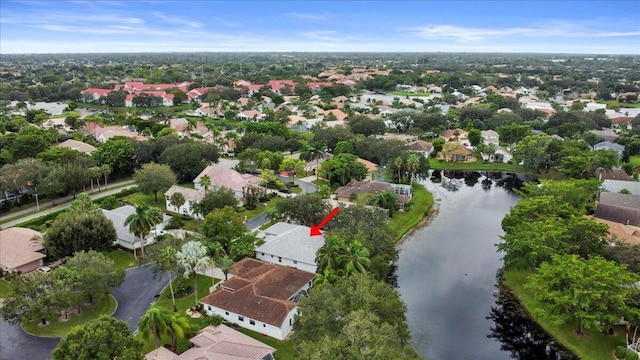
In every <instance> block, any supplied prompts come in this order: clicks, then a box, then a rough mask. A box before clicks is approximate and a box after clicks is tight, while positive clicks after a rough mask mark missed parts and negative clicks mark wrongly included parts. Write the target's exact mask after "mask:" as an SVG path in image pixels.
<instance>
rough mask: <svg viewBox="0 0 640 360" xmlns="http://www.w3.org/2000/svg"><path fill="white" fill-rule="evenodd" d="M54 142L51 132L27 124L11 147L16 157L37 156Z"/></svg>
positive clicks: (10, 149)
mask: <svg viewBox="0 0 640 360" xmlns="http://www.w3.org/2000/svg"><path fill="white" fill-rule="evenodd" d="M53 142H54V139H53V136H52V135H51V133H50V132H48V131H46V130H43V129H40V128H39V127H35V126H25V127H23V128H22V129H21V130H20V131H19V132H18V134H17V135H16V136H15V138H14V140H13V142H12V143H11V145H10V147H9V151H10V152H11V154H12V155H13V158H14V159H24V158H35V157H36V155H38V153H41V152H42V151H44V150H45V149H47V148H48V147H49V146H50V145H51V144H52V143H53Z"/></svg>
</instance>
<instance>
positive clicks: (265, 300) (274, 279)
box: [200, 258, 315, 327]
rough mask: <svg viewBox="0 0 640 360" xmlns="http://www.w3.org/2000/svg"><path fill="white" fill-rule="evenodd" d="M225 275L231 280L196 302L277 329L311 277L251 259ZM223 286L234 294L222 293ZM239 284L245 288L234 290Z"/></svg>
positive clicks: (238, 263)
mask: <svg viewBox="0 0 640 360" xmlns="http://www.w3.org/2000/svg"><path fill="white" fill-rule="evenodd" d="M229 272H230V273H231V274H233V275H235V276H234V277H233V278H232V279H231V280H227V281H225V282H223V283H221V284H220V287H219V288H218V289H216V290H215V291H214V292H212V293H211V294H209V295H207V296H205V297H204V298H202V299H201V300H200V301H201V302H202V303H204V304H208V305H212V306H215V307H217V308H220V309H224V310H227V311H230V312H233V313H236V314H240V315H243V316H246V317H248V318H251V319H255V320H258V321H260V322H263V323H266V324H270V325H273V326H277V327H280V326H282V323H283V322H284V320H285V319H286V318H287V315H288V314H289V312H291V310H293V309H294V308H295V307H296V306H297V304H296V303H295V302H292V301H289V298H291V297H292V296H294V295H296V294H297V293H298V291H299V290H300V289H302V288H303V287H304V286H305V285H306V284H307V283H309V282H310V281H311V280H313V278H314V276H315V274H313V273H310V272H306V271H302V270H298V269H296V268H294V267H288V266H279V265H273V264H269V263H267V262H264V261H260V260H256V259H252V258H244V259H242V260H240V261H239V262H237V263H236V264H235V265H234V266H233V267H232V268H231V270H230V271H229ZM237 278H239V279H237ZM240 280H244V282H241V281H240ZM227 283H229V284H230V286H233V288H234V289H235V290H233V291H231V290H228V289H226V284H227ZM242 284H245V285H244V286H243V287H239V288H237V289H236V287H238V286H240V285H242Z"/></svg>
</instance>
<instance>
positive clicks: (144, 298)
mask: <svg viewBox="0 0 640 360" xmlns="http://www.w3.org/2000/svg"><path fill="white" fill-rule="evenodd" d="M167 281H168V279H167V278H166V277H163V278H159V277H156V278H155V279H154V277H153V271H152V268H151V267H150V266H142V267H137V268H133V269H128V270H127V275H126V277H125V279H124V282H123V283H122V286H120V287H119V288H117V289H113V290H112V291H111V294H113V296H115V298H116V299H117V300H118V309H117V310H116V312H115V313H114V317H116V318H118V319H121V320H125V321H126V322H128V323H129V329H131V332H134V331H135V330H136V328H137V325H138V321H139V320H140V318H141V317H142V315H144V313H145V312H146V311H147V308H148V307H149V304H150V303H151V302H152V301H153V300H154V298H155V295H156V294H160V292H161V291H162V289H163V288H164V286H165V285H166V284H167ZM59 341H60V339H59V338H43V337H36V336H31V335H29V334H27V333H25V332H24V331H22V328H21V327H20V325H11V324H9V323H7V322H6V321H4V320H2V318H0V360H4V359H12V360H35V359H37V360H48V359H51V352H52V351H53V349H54V348H55V347H56V345H58V342H59Z"/></svg>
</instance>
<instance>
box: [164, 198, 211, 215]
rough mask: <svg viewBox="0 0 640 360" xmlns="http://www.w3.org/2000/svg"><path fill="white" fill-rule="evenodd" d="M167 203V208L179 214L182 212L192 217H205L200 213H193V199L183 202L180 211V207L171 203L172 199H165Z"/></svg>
mask: <svg viewBox="0 0 640 360" xmlns="http://www.w3.org/2000/svg"><path fill="white" fill-rule="evenodd" d="M165 202H166V205H167V210H169V211H171V212H174V213H177V214H182V215H188V216H191V217H192V218H195V219H203V217H202V216H201V215H200V214H197V215H196V214H194V213H193V209H192V208H191V206H192V202H191V201H186V202H185V203H184V204H182V206H181V207H180V211H178V208H177V207H175V206H173V205H171V201H170V199H165Z"/></svg>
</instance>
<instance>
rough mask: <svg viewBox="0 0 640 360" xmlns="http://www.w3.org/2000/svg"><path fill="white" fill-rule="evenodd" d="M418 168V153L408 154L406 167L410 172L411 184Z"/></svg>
mask: <svg viewBox="0 0 640 360" xmlns="http://www.w3.org/2000/svg"><path fill="white" fill-rule="evenodd" d="M419 168H420V159H419V158H418V155H416V154H410V155H409V156H408V157H407V169H408V170H409V172H410V173H411V183H412V184H413V180H414V179H415V177H416V173H417V172H418V169H419Z"/></svg>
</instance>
